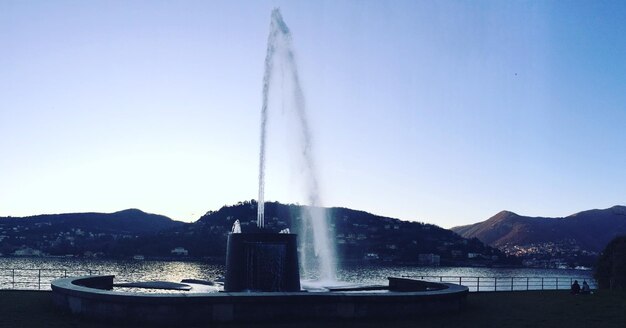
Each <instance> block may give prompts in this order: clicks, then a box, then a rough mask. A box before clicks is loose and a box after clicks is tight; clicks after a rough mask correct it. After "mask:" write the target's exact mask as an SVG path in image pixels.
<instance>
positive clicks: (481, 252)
mask: <svg viewBox="0 0 626 328" xmlns="http://www.w3.org/2000/svg"><path fill="white" fill-rule="evenodd" d="M305 208H306V206H302V205H294V204H281V203H278V202H266V203H265V224H266V227H268V229H270V230H272V231H280V230H282V229H285V228H289V229H290V230H291V231H292V232H295V233H297V232H298V231H299V229H300V226H301V224H302V222H303V221H302V216H303V214H302V213H303V211H304V209H305ZM326 215H327V220H328V223H329V226H330V227H331V228H332V230H333V231H334V240H335V242H336V248H337V255H338V257H339V258H340V259H342V260H344V261H363V260H364V259H367V260H372V259H378V260H380V261H392V262H399V263H416V262H418V258H419V254H435V255H439V256H440V259H441V263H442V264H452V265H454V264H460V263H464V264H466V265H472V264H478V262H480V261H483V260H484V261H483V262H490V263H491V262H493V261H494V259H499V260H498V261H500V262H506V257H505V255H504V254H503V253H501V252H500V251H498V250H497V249H494V248H491V247H488V246H485V245H484V244H483V243H482V242H480V241H478V240H477V239H465V238H461V237H460V236H458V235H457V234H455V233H453V232H452V231H449V230H446V229H443V228H441V227H438V226H435V225H432V224H425V223H420V222H408V221H401V220H398V219H394V218H389V217H384V216H378V215H374V214H370V213H367V212H363V211H358V210H352V209H348V208H340V207H333V208H326ZM256 217H257V202H256V201H254V200H252V201H245V202H240V203H238V204H236V205H233V206H224V207H222V208H221V209H220V210H218V211H210V212H208V213H207V214H205V215H204V216H202V217H201V218H200V219H199V220H198V221H197V222H196V223H194V224H193V225H191V226H188V227H185V229H186V231H185V233H186V234H188V235H191V236H193V235H197V236H207V235H209V236H211V237H210V238H204V239H203V240H205V241H204V245H206V244H207V241H206V240H208V243H211V245H212V246H211V247H210V248H209V250H218V252H222V253H221V254H223V249H222V247H223V246H221V245H225V244H226V237H227V235H228V233H229V232H230V230H231V227H232V225H233V223H234V222H235V220H239V221H240V224H241V229H242V231H243V232H250V231H254V230H256V229H257V228H256ZM181 233H182V232H181ZM187 245H188V246H189V247H193V245H191V244H187ZM218 254H220V253H213V254H212V256H217V255H218ZM468 254H474V255H472V256H475V257H473V260H472V261H469V260H468ZM482 264H483V265H484V264H485V263H482Z"/></svg>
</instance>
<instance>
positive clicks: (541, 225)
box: [451, 206, 626, 252]
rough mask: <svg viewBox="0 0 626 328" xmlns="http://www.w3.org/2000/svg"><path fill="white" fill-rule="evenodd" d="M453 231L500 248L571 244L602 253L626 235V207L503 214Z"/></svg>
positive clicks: (578, 247)
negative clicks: (553, 213)
mask: <svg viewBox="0 0 626 328" xmlns="http://www.w3.org/2000/svg"><path fill="white" fill-rule="evenodd" d="M451 230H452V231H454V232H456V233H458V234H459V235H461V236H463V237H465V238H478V239H479V240H481V241H482V242H484V243H486V244H488V245H491V246H493V247H498V248H510V247H511V246H519V245H531V244H534V245H546V244H551V243H561V244H565V243H567V244H570V245H571V246H572V248H573V249H581V250H585V251H590V252H600V251H601V250H602V249H603V248H604V247H605V246H606V245H607V243H608V242H609V241H610V240H611V239H613V238H614V237H616V236H618V235H624V234H626V207H625V206H613V207H611V208H607V209H603V210H598V209H594V210H589V211H583V212H580V213H576V214H573V215H570V216H567V217H564V218H546V217H528V216H521V215H518V214H515V213H512V212H508V211H502V212H500V213H498V214H496V215H494V216H493V217H491V218H489V219H488V220H486V221H483V222H479V223H476V224H472V225H467V226H460V227H454V228H452V229H451Z"/></svg>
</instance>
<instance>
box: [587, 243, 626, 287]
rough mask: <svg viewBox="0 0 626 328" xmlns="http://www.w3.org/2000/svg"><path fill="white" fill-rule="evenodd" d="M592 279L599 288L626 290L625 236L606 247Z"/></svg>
mask: <svg viewBox="0 0 626 328" xmlns="http://www.w3.org/2000/svg"><path fill="white" fill-rule="evenodd" d="M594 278H595V279H596V281H597V282H598V287H599V288H610V289H622V290H625V289H626V236H620V237H616V238H615V239H613V240H611V242H609V243H608V245H606V248H605V249H604V251H603V252H602V254H601V255H600V257H599V258H598V262H597V263H596V267H595V272H594Z"/></svg>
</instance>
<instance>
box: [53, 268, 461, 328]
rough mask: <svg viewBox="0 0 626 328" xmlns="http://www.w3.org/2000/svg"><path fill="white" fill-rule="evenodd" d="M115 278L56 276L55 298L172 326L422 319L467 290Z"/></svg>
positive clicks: (77, 310)
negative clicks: (260, 288) (123, 283)
mask: <svg viewBox="0 0 626 328" xmlns="http://www.w3.org/2000/svg"><path fill="white" fill-rule="evenodd" d="M113 279H114V276H86V277H75V278H64V279H58V280H55V281H53V282H52V294H53V300H54V302H55V304H56V305H57V306H58V307H60V308H61V309H63V310H66V311H69V312H71V313H74V314H78V315H82V316H86V317H91V318H95V319H99V320H108V321H116V322H137V323H149V324H153V325H154V324H159V325H172V324H181V323H185V324H205V323H211V322H261V321H263V322H277V321H303V322H304V321H319V320H346V319H347V320H357V319H370V318H371V319H385V318H389V319H398V318H410V317H421V316H425V315H435V314H441V313H449V312H455V311H459V310H460V309H462V308H463V306H464V304H465V299H466V297H467V294H468V288H467V287H465V286H460V285H455V284H441V288H442V289H440V290H432V291H420V292H399V291H381V290H375V291H371V292H369V291H367V290H359V291H341V292H339V291H337V292H314V293H313V292H306V291H302V292H284V293H282V292H236V293H232V292H231V293H226V292H214V293H193V292H186V293H180V294H143V293H125V292H118V291H112V290H107V289H110V288H111V287H112V286H113Z"/></svg>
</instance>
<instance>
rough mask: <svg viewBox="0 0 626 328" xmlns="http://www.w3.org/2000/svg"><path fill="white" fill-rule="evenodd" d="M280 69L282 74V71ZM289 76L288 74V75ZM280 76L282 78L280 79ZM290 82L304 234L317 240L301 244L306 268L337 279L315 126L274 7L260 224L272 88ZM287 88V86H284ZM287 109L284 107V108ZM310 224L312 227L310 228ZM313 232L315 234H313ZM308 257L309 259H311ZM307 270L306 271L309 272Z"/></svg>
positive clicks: (284, 28)
mask: <svg viewBox="0 0 626 328" xmlns="http://www.w3.org/2000/svg"><path fill="white" fill-rule="evenodd" d="M278 73H280V74H278ZM285 76H286V77H285ZM276 79H281V80H280V81H276ZM278 82H279V83H280V85H281V86H284V85H285V84H288V85H290V86H291V89H292V90H291V92H289V94H288V95H283V96H290V97H291V98H292V99H291V100H292V101H291V103H292V104H293V105H292V106H291V107H292V108H289V109H291V113H292V114H293V115H294V116H295V118H296V124H297V128H298V131H299V132H300V136H299V149H298V150H299V154H301V156H302V160H303V163H304V172H303V173H304V180H305V190H304V191H305V194H306V198H307V201H308V202H309V205H310V206H308V207H304V210H303V213H302V220H303V222H302V224H300V226H301V228H300V235H301V236H304V237H305V238H303V240H312V241H313V246H314V247H313V252H310V248H309V247H306V245H305V244H304V243H301V244H300V246H301V247H300V248H301V250H302V254H301V255H302V256H301V257H302V258H303V259H306V260H303V268H304V269H305V271H306V270H307V269H310V268H311V267H316V268H315V271H316V272H318V273H319V278H320V280H324V281H327V282H328V281H330V282H332V281H334V280H335V278H336V272H335V271H336V268H335V263H334V258H335V256H334V249H333V243H332V242H331V238H330V236H329V229H328V223H327V217H326V211H325V210H324V208H322V207H321V205H322V204H321V199H320V184H319V179H318V178H317V172H316V166H315V158H314V155H313V143H312V138H311V129H310V126H309V121H308V118H307V112H306V102H305V98H304V93H303V91H302V87H301V85H300V76H299V74H298V68H297V65H296V61H295V54H294V51H293V45H292V39H291V32H290V31H289V28H288V27H287V24H285V21H284V20H283V17H282V15H281V14H280V10H278V9H274V10H273V11H272V16H271V22H270V33H269V37H268V40H267V53H266V57H265V73H264V75H263V104H262V106H261V136H260V140H261V147H260V151H259V201H258V214H257V226H258V227H259V228H261V229H262V228H264V226H265V161H266V156H265V152H266V140H267V125H268V120H269V118H270V109H271V108H270V107H271V106H270V96H269V95H270V92H271V91H272V89H274V88H275V85H276V84H278ZM283 92H284V90H283ZM283 110H284V108H283ZM308 227H310V228H311V230H309V229H307V228H308ZM311 234H312V236H310V235H311ZM307 260H308V261H307ZM305 273H306V272H305Z"/></svg>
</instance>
